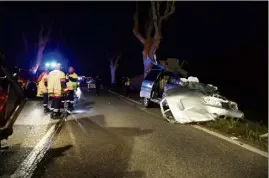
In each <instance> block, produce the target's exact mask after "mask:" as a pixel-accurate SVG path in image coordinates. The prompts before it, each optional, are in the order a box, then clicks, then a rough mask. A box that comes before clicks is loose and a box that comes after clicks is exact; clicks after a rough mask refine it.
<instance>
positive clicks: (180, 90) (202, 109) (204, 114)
mask: <svg viewBox="0 0 269 178" xmlns="http://www.w3.org/2000/svg"><path fill="white" fill-rule="evenodd" d="M205 97H209V98H210V99H213V100H214V101H215V102H217V103H227V105H228V104H234V105H236V103H234V102H232V101H229V100H227V99H226V98H225V97H222V96H221V95H218V94H216V93H204V92H203V91H200V90H193V89H189V88H188V87H177V88H173V89H169V90H167V91H166V93H165V100H166V103H167V105H168V106H169V108H170V110H171V112H172V114H173V117H174V119H175V120H176V121H177V122H179V123H190V122H203V121H210V120H215V119H216V118H217V117H219V116H224V117H236V118H242V117H243V113H242V112H241V111H239V110H238V109H237V105H236V107H234V108H231V107H230V108H229V107H224V106H223V105H215V104H214V103H213V104H212V103H210V104H208V103H205V102H204V98H205Z"/></svg>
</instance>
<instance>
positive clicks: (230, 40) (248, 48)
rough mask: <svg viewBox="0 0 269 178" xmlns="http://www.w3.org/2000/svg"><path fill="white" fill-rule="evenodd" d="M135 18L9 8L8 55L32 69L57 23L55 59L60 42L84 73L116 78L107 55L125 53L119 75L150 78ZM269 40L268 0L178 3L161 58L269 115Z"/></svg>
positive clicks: (107, 7)
mask: <svg viewBox="0 0 269 178" xmlns="http://www.w3.org/2000/svg"><path fill="white" fill-rule="evenodd" d="M147 3H148V2H139V7H140V8H141V9H144V10H145V7H144V8H143V6H145V5H146V4H147ZM134 11H135V2H104V1H101V2H43V3H41V2H9V3H3V2H1V5H0V13H1V16H0V18H1V19H0V20H1V28H0V35H1V36H0V37H1V42H0V49H1V51H2V52H4V54H5V55H6V56H7V58H8V59H10V61H13V62H14V61H16V63H19V62H20V65H23V64H27V63H29V60H30V59H33V58H34V57H35V48H34V45H35V43H36V42H37V35H38V31H39V29H40V24H41V23H43V24H44V25H47V26H48V25H49V24H50V22H51V21H52V20H53V21H54V24H53V32H52V39H51V41H50V43H49V44H48V48H47V49H46V51H47V52H50V51H51V50H52V49H53V48H55V46H56V44H58V43H59V44H60V50H61V53H62V54H63V55H64V56H65V57H66V58H68V59H69V61H70V62H71V63H72V65H74V66H75V67H76V69H77V71H78V72H79V73H80V74H85V75H95V74H99V75H103V76H109V68H108V60H107V59H106V57H105V51H108V50H109V51H116V50H120V51H122V52H123V57H122V59H121V61H120V66H119V69H118V75H129V76H131V77H132V76H134V75H136V74H140V73H142V71H143V70H142V55H141V52H142V46H141V45H140V43H139V42H138V41H137V39H136V38H135V37H134V35H133V33H132V28H133V13H134ZM140 17H141V18H143V15H141V16H140ZM141 25H142V24H141ZM61 29H62V30H63V33H62V34H65V36H66V43H65V42H63V38H62V36H61V33H60V30H61ZM22 31H24V32H25V34H26V36H27V39H29V41H31V44H32V46H33V47H32V48H31V52H29V53H28V54H27V55H25V54H23V52H22V51H23V43H22V38H21V33H22ZM267 40H268V4H267V2H266V1H263V2H254V1H248V2H242V1H240V2H229V1H226V2H217V1H216V2H193V1H188V2H182V1H178V2H176V13H175V14H173V15H172V16H171V18H170V19H169V20H168V21H167V23H166V24H165V25H164V29H163V41H162V42H161V45H160V50H159V51H158V52H157V57H158V58H159V59H165V58H167V57H176V58H179V59H184V60H187V61H188V70H189V72H190V73H191V74H193V75H195V76H198V78H200V79H201V80H202V81H204V82H206V83H213V84H215V85H217V86H219V88H220V89H221V88H222V90H223V91H224V92H225V93H227V94H228V95H229V96H231V97H232V98H235V99H241V100H242V98H243V99H245V100H247V98H251V101H254V102H263V104H262V107H265V108H266V110H267V91H268V88H267V82H268V78H267V76H268V74H267V72H268V64H267V61H268V56H267V55H268V49H267V48H268V45H267V44H268V41H267ZM14 63H15V62H14ZM239 95H240V96H239Z"/></svg>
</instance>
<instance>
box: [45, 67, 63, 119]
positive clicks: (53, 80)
mask: <svg viewBox="0 0 269 178" xmlns="http://www.w3.org/2000/svg"><path fill="white" fill-rule="evenodd" d="M66 91H67V87H66V79H65V74H64V73H63V72H62V71H60V70H57V69H55V70H53V71H51V72H50V73H49V75H48V93H49V95H50V96H51V97H52V104H51V108H52V109H53V113H52V114H53V116H56V115H57V114H59V113H60V108H61V99H62V96H63V94H64V93H65V92H66Z"/></svg>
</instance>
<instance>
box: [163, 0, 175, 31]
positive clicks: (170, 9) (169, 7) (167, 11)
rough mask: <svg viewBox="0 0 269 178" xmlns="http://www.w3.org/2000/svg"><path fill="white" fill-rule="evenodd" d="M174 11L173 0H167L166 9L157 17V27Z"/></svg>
mask: <svg viewBox="0 0 269 178" xmlns="http://www.w3.org/2000/svg"><path fill="white" fill-rule="evenodd" d="M175 11H176V6H175V1H172V2H171V1H167V3H166V9H165V13H164V15H163V16H160V18H159V28H161V25H162V22H163V21H164V20H166V19H168V18H169V17H170V16H171V15H172V14H173V13H175Z"/></svg>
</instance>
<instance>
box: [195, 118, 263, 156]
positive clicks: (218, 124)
mask: <svg viewBox="0 0 269 178" xmlns="http://www.w3.org/2000/svg"><path fill="white" fill-rule="evenodd" d="M199 125H201V126H204V127H206V128H208V129H211V130H214V131H217V132H219V133H225V134H226V135H228V136H231V137H232V136H233V137H237V138H238V139H239V140H241V141H244V142H246V143H248V144H250V145H253V146H256V147H258V148H260V149H262V150H264V151H268V139H267V138H261V137H260V135H262V134H265V133H267V132H268V128H267V126H265V125H261V124H260V123H255V122H252V121H249V120H246V119H244V120H235V119H234V120H229V119H219V120H216V121H210V122H204V123H200V124H199Z"/></svg>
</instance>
